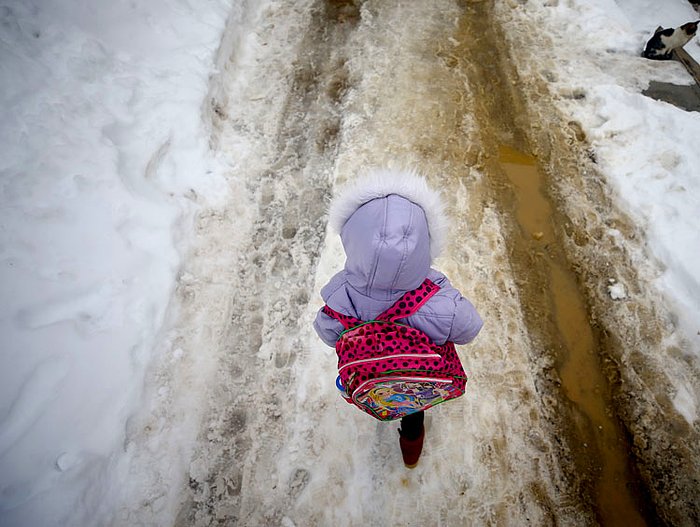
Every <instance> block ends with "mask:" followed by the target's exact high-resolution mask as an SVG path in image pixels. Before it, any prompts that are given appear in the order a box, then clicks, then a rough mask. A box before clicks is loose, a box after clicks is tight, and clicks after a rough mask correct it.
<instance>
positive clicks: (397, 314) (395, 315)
mask: <svg viewBox="0 0 700 527" xmlns="http://www.w3.org/2000/svg"><path fill="white" fill-rule="evenodd" d="M439 290H440V286H439V285H436V284H434V283H433V282H431V281H430V280H428V279H427V278H426V279H425V280H424V281H423V283H422V284H421V285H420V286H419V287H418V289H414V290H413V291H408V292H407V293H404V295H403V296H402V297H401V298H399V299H398V300H397V301H396V303H395V304H394V305H393V306H391V307H390V308H389V309H387V310H386V311H384V313H382V314H381V315H379V316H378V317H377V319H376V320H388V321H391V322H393V321H395V320H397V319H399V318H406V317H409V316H411V315H412V314H413V313H415V312H416V311H418V310H419V309H420V308H421V307H422V306H423V304H425V303H426V302H427V301H428V300H430V298H431V297H432V296H433V295H434V294H435V293H437V292H438V291H439Z"/></svg>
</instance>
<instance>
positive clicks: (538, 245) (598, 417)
mask: <svg viewBox="0 0 700 527" xmlns="http://www.w3.org/2000/svg"><path fill="white" fill-rule="evenodd" d="M498 160H499V164H500V167H501V169H502V170H503V172H504V173H505V175H506V176H507V178H508V180H509V181H510V183H511V184H512V186H513V188H514V192H515V211H514V212H515V217H516V219H517V222H518V224H519V227H520V231H521V234H522V236H523V238H524V240H522V242H523V243H524V244H526V245H528V246H529V247H528V248H529V249H530V250H531V251H533V252H534V254H535V255H536V257H537V259H536V260H535V261H537V262H541V264H542V266H543V270H544V272H545V275H546V277H547V280H548V282H549V284H548V287H546V291H545V294H546V295H547V297H548V303H549V305H550V309H551V310H552V315H553V316H552V318H553V321H554V324H555V325H556V331H557V333H558V334H559V341H560V343H561V345H562V353H561V356H560V366H559V368H558V370H559V374H560V377H561V381H562V387H563V390H564V393H565V394H566V396H567V397H568V398H569V399H570V400H571V402H572V403H574V405H575V406H576V408H577V409H578V411H579V412H581V414H582V415H583V417H584V418H583V419H581V420H580V422H579V423H578V425H577V426H579V427H587V428H588V430H581V431H580V433H579V434H578V436H579V437H592V438H594V440H595V442H596V444H595V445H590V448H589V445H587V444H585V443H584V445H583V447H584V448H583V449H582V450H581V451H582V452H583V454H582V455H583V456H585V455H586V453H587V452H589V453H588V456H587V458H586V459H584V460H581V461H582V463H581V464H582V465H585V466H591V465H592V468H593V472H594V473H595V474H597V481H596V488H595V497H596V501H597V504H598V507H597V508H598V513H599V515H600V520H601V523H602V524H603V525H626V526H627V525H630V526H632V525H646V523H645V522H644V520H643V519H642V517H641V515H640V513H639V512H638V508H637V506H636V505H635V501H634V498H633V496H632V494H631V492H630V490H629V487H630V486H632V485H631V484H630V475H629V473H628V470H627V452H626V451H625V442H624V440H623V439H622V436H621V433H620V431H619V429H618V426H617V425H616V423H615V422H614V421H613V420H612V419H611V418H610V417H608V412H607V411H606V404H607V403H606V400H605V394H606V393H607V390H606V380H605V378H604V377H603V375H602V373H601V370H600V365H599V363H598V357H597V353H596V344H595V338H594V335H593V332H592V330H591V327H590V325H589V322H588V313H587V310H586V306H585V302H584V301H583V299H582V298H581V296H580V293H579V290H578V286H577V284H576V279H575V276H574V274H573V273H572V272H571V271H570V270H569V266H568V262H567V261H566V259H565V257H564V256H563V253H562V251H561V250H559V249H558V248H557V247H556V245H555V243H556V242H555V240H556V236H555V232H554V228H553V221H554V219H553V215H552V207H551V205H550V202H549V200H548V198H547V197H546V196H545V194H544V193H543V192H542V188H543V187H544V180H543V176H542V174H541V173H540V171H539V169H538V166H537V161H536V159H535V158H534V157H532V156H530V155H526V154H523V153H521V152H519V151H517V150H515V149H513V148H510V147H505V146H501V147H500V148H499V158H498ZM591 428H592V430H591ZM596 456H597V459H596Z"/></svg>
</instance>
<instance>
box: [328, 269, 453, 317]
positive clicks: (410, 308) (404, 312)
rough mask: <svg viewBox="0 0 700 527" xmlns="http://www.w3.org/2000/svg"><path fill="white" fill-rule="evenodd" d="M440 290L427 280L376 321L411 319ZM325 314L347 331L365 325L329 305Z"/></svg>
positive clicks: (406, 294) (405, 294)
mask: <svg viewBox="0 0 700 527" xmlns="http://www.w3.org/2000/svg"><path fill="white" fill-rule="evenodd" d="M439 290H440V286H439V285H436V284H434V283H433V282H431V281H430V280H428V279H427V278H426V279H425V281H424V282H423V283H422V284H421V285H420V286H419V287H418V289H414V290H413V291H408V292H407V293H404V294H403V296H402V297H401V298H399V299H398V300H397V301H396V303H395V304H394V305H393V306H391V307H390V308H389V309H387V310H386V311H384V313H382V314H381V315H379V316H378V317H377V318H375V319H374V320H387V321H391V322H393V321H394V320H397V319H399V318H406V317H409V316H411V315H412V314H413V313H415V312H416V311H418V310H419V309H420V308H421V307H423V304H425V303H426V302H427V301H428V300H430V297H432V296H433V295H434V294H435V293H437V292H438V291H439ZM323 312H324V313H325V314H326V315H328V316H329V317H331V318H334V319H335V320H337V321H338V322H340V323H341V324H342V325H343V327H344V328H345V329H350V328H354V327H355V326H359V325H360V324H362V323H363V321H362V320H360V319H359V318H355V317H351V316H349V315H343V314H342V313H338V312H337V311H335V310H334V309H331V308H330V307H328V306H327V305H325V306H323Z"/></svg>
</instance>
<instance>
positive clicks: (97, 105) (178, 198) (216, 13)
mask: <svg viewBox="0 0 700 527" xmlns="http://www.w3.org/2000/svg"><path fill="white" fill-rule="evenodd" d="M228 4H229V2H227V1H225V0H220V1H219V0H215V1H209V2H200V3H199V4H198V5H197V4H191V3H190V2H187V1H183V0H159V1H154V2H146V3H140V4H137V3H134V2H124V1H122V2H106V1H103V2H82V1H78V0H74V1H65V2H60V4H53V3H47V2H38V1H37V2H30V1H26V2H13V1H6V2H2V4H1V5H0V78H1V79H2V81H0V104H1V105H2V107H3V120H2V123H0V145H1V146H0V159H1V160H2V161H0V171H1V173H2V199H3V207H2V210H1V211H0V219H1V224H2V242H1V245H0V251H1V253H0V254H1V261H2V267H1V271H0V272H1V273H2V275H1V276H0V288H1V289H0V291H1V293H0V294H1V295H2V298H3V299H4V302H3V304H2V307H1V308H0V309H1V311H0V331H1V332H2V335H3V338H4V344H3V349H2V357H1V361H2V365H1V366H0V371H1V372H2V373H1V374H0V375H1V382H0V420H1V421H0V430H1V432H0V516H2V523H3V525H5V524H7V525H67V524H73V525H79V524H83V525H85V524H88V523H93V521H88V520H87V518H94V515H95V514H96V511H97V510H98V508H99V507H102V508H105V509H106V508H108V507H109V499H108V498H107V495H108V493H109V492H111V491H112V490H113V488H112V487H118V486H119V485H120V484H121V482H119V481H117V480H115V478H114V474H113V466H114V463H115V460H116V459H117V458H118V457H119V456H120V455H121V454H120V452H122V451H123V442H124V434H125V423H126V420H127V419H128V418H129V416H130V415H131V414H132V413H133V412H134V410H135V409H136V408H138V407H139V405H140V404H141V402H140V400H141V398H142V387H143V386H142V384H143V381H144V378H145V371H146V368H147V366H148V365H149V363H150V362H151V361H152V360H153V355H154V353H153V349H154V344H155V342H156V339H157V335H158V332H159V331H160V327H161V325H162V323H163V320H164V316H165V313H166V309H167V307H168V304H169V302H170V298H171V296H172V293H173V289H174V283H175V277H176V273H177V270H178V267H179V265H180V261H181V258H182V255H183V251H184V249H185V247H186V245H187V237H188V236H190V234H189V231H190V230H191V226H190V225H191V222H192V216H193V214H194V211H195V210H196V209H197V207H198V206H199V205H198V202H201V201H203V200H209V201H216V200H217V199H220V198H217V194H224V191H223V186H222V181H223V180H222V178H221V176H220V175H219V174H218V173H219V172H220V170H221V169H220V168H219V166H218V164H217V163H216V161H215V160H214V159H213V157H212V156H211V155H210V154H209V152H208V141H209V137H208V136H209V133H208V131H207V130H206V128H205V127H204V126H203V121H202V104H203V99H204V96H205V95H206V92H207V90H208V88H209V85H208V79H209V74H210V71H211V69H212V63H213V58H214V52H215V51H216V49H217V47H218V45H219V42H220V37H221V32H222V31H223V28H224V22H225V21H226V17H227V15H228V12H229V9H230V6H229V5H228Z"/></svg>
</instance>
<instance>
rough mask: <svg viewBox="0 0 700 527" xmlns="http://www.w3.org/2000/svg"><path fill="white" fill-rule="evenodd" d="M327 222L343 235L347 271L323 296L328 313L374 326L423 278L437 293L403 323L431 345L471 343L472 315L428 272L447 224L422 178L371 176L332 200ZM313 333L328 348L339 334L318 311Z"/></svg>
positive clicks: (476, 323) (476, 320)
mask: <svg viewBox="0 0 700 527" xmlns="http://www.w3.org/2000/svg"><path fill="white" fill-rule="evenodd" d="M330 222H331V224H332V226H333V227H334V228H336V229H337V230H338V231H339V232H340V236H341V239H342V241H343V247H344V248H345V253H346V256H347V259H346V261H345V268H344V269H343V270H342V271H340V272H339V273H337V274H336V275H335V276H334V277H333V278H332V279H331V280H330V282H329V283H328V284H327V285H326V286H325V287H324V288H323V289H322V290H321V296H322V297H323V300H324V301H325V302H326V304H327V305H328V306H329V307H330V308H332V309H334V310H335V311H338V312H339V313H343V314H345V315H350V316H353V317H355V318H359V319H360V320H372V319H373V318H375V317H376V316H377V315H379V314H380V313H382V312H383V311H385V310H386V309H388V308H389V307H391V306H392V305H393V304H394V302H396V301H397V300H398V299H399V298H400V297H401V296H402V295H403V294H404V293H406V292H407V291H411V290H413V289H415V288H417V287H418V286H420V285H421V283H423V281H424V280H425V279H426V278H428V279H430V280H431V281H432V282H433V283H435V284H437V285H438V286H440V291H439V292H438V293H437V294H436V295H435V296H434V297H432V298H431V299H430V300H429V301H428V302H427V303H426V304H425V305H424V306H423V307H422V308H421V309H420V311H419V312H418V313H416V314H415V315H413V316H411V317H409V318H407V319H406V320H404V321H401V322H404V323H406V324H408V325H409V326H413V327H415V328H417V329H420V330H421V331H423V332H424V333H426V334H427V335H428V336H429V337H430V339H431V340H432V341H433V342H435V343H436V344H443V343H444V342H446V341H448V340H449V341H451V342H454V343H456V344H466V343H467V342H470V341H471V340H473V339H474V337H476V335H477V334H478V333H479V330H480V329H481V326H482V321H481V318H480V317H479V315H478V313H477V312H476V309H474V306H473V305H472V304H471V303H470V302H469V300H467V299H466V298H464V297H463V296H462V295H461V294H460V293H459V291H457V290H456V289H455V288H453V287H452V286H451V285H450V282H449V281H448V280H447V278H445V276H444V275H443V274H442V273H440V272H439V271H436V270H435V269H431V268H430V263H431V260H432V259H433V258H435V257H437V256H438V254H439V252H440V250H441V249H442V244H443V240H444V231H445V228H446V222H445V219H444V212H443V210H442V204H441V201H440V198H439V196H438V194H437V193H436V192H434V191H433V190H431V189H430V188H429V187H428V186H427V185H426V183H425V181H424V180H423V179H422V178H419V177H417V176H414V175H412V174H407V173H398V172H375V173H373V174H372V175H371V176H370V177H369V178H367V179H363V180H360V181H359V182H358V183H356V184H354V185H352V186H351V187H349V188H348V189H347V190H345V191H344V192H343V193H342V194H341V195H340V196H339V197H338V198H336V199H335V200H334V201H333V203H332V205H331V217H330ZM314 327H315V328H316V331H317V333H318V334H319V336H320V337H321V339H322V340H323V341H324V342H325V343H326V344H328V345H329V346H335V342H336V340H337V339H338V337H339V336H340V333H342V331H343V326H342V324H340V323H339V322H338V321H336V320H335V319H332V318H330V317H329V316H327V315H326V314H325V313H323V312H322V311H321V312H319V314H318V316H317V317H316V321H315V323H314Z"/></svg>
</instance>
